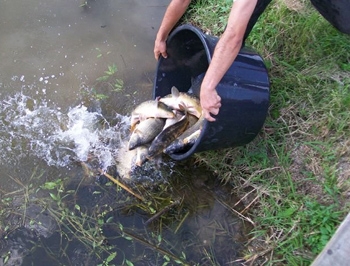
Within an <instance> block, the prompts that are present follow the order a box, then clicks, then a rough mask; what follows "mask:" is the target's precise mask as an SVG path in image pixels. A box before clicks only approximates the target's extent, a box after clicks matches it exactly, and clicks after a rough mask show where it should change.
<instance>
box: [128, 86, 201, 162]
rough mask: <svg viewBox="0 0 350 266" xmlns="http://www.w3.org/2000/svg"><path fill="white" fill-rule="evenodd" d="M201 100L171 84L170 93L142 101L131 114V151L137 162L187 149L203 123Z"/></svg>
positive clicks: (196, 136) (194, 140)
mask: <svg viewBox="0 0 350 266" xmlns="http://www.w3.org/2000/svg"><path fill="white" fill-rule="evenodd" d="M203 121H204V118H203V117H202V108H201V106H200V102H199V99H198V98H197V97H195V96H193V95H191V94H189V93H185V92H179V90H178V89H177V88H176V87H172V89H171V94H169V95H166V96H164V97H161V98H157V99H155V100H149V101H145V102H143V103H141V104H139V105H138V106H137V107H136V108H135V109H134V110H133V111H132V113H131V122H130V128H131V134H130V138H129V142H128V150H134V149H136V162H135V163H136V165H137V166H141V165H142V164H143V163H144V162H146V161H147V160H152V159H157V158H159V156H161V155H162V153H166V154H172V153H179V152H182V151H186V150H188V149H189V148H190V147H192V145H193V144H194V143H195V142H196V140H197V139H198V137H199V135H200V133H201V130H202V125H203Z"/></svg>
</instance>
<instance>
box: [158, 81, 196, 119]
mask: <svg viewBox="0 0 350 266" xmlns="http://www.w3.org/2000/svg"><path fill="white" fill-rule="evenodd" d="M158 101H159V102H162V103H164V104H165V105H167V106H169V107H170V108H172V109H174V110H180V109H181V108H180V105H181V104H183V105H184V106H185V108H186V109H187V112H188V113H189V114H191V115H194V116H196V117H197V118H199V117H200V116H201V115H202V107H201V105H200V101H199V99H198V98H197V97H195V96H193V95H190V94H189V93H186V92H179V90H178V89H177V88H176V87H175V86H173V87H172V88H171V94H168V95H166V96H164V97H161V98H160V99H159V100H158Z"/></svg>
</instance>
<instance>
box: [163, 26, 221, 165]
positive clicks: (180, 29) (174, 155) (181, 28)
mask: <svg viewBox="0 0 350 266" xmlns="http://www.w3.org/2000/svg"><path fill="white" fill-rule="evenodd" d="M186 30H188V31H191V32H193V33H195V34H196V36H197V37H198V38H199V40H200V41H201V43H202V45H203V48H204V50H205V53H206V57H207V60H208V65H209V64H210V62H211V59H212V56H211V53H210V50H209V46H208V43H207V40H206V34H205V33H204V32H203V31H202V30H201V29H199V28H198V27H195V26H193V25H191V24H184V25H181V26H179V27H177V28H175V29H174V30H173V31H172V32H171V33H170V35H169V37H168V40H167V42H170V41H171V40H172V39H173V38H174V37H175V36H176V35H177V34H178V33H179V32H183V31H186ZM161 60H164V58H163V57H161V58H160V60H159V61H158V66H157V68H158V67H159V65H160V64H161ZM203 73H204V75H205V73H206V72H203ZM203 77H204V76H203ZM198 98H199V96H198ZM202 115H203V114H202ZM199 119H200V118H199ZM208 123H209V121H208V120H207V119H205V118H204V120H203V125H202V129H201V133H200V135H199V137H198V138H197V140H196V142H195V143H194V144H193V145H192V147H191V148H190V149H189V150H187V151H186V152H184V153H172V154H168V155H169V156H170V157H171V158H172V159H174V160H183V159H186V158H188V157H190V156H191V155H193V154H194V153H195V152H196V151H197V147H198V146H199V145H200V143H201V142H202V139H203V137H204V135H205V132H206V130H207V128H208V126H209V125H208ZM211 123H215V122H211Z"/></svg>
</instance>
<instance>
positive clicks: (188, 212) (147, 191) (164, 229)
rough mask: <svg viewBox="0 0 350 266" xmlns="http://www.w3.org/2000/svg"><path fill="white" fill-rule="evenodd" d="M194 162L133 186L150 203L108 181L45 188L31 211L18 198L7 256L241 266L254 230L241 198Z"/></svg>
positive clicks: (53, 261) (24, 260)
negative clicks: (243, 215) (243, 214)
mask: <svg viewBox="0 0 350 266" xmlns="http://www.w3.org/2000/svg"><path fill="white" fill-rule="evenodd" d="M192 163H193V162H191V161H188V162H186V163H182V166H181V167H173V168H172V170H173V174H172V175H170V176H168V177H167V178H165V179H164V180H163V182H160V181H158V182H157V183H156V182H153V183H148V184H147V183H143V182H142V183H139V184H134V185H132V186H130V188H132V189H133V190H134V191H136V192H137V193H139V194H140V195H141V194H142V195H143V196H144V197H145V201H140V200H137V199H136V198H134V197H133V196H131V194H129V193H126V191H124V190H120V189H119V190H118V189H116V187H115V186H109V185H108V183H105V181H106V180H105V177H103V176H99V178H98V179H97V180H99V183H96V182H91V179H90V180H89V177H87V176H85V180H79V179H78V178H76V179H74V178H73V179H71V180H67V181H65V182H64V184H65V186H64V189H63V187H61V186H57V188H56V189H57V190H56V189H51V190H49V191H45V189H42V190H40V191H38V192H37V193H33V194H32V196H31V198H30V199H29V201H28V202H27V203H26V206H25V207H26V208H25V209H24V208H23V205H21V204H23V203H20V202H21V201H20V200H19V199H17V201H18V204H19V205H18V206H17V207H16V209H17V210H18V211H13V212H11V215H10V217H9V219H8V220H7V222H9V223H10V224H11V223H16V222H18V226H14V227H13V228H15V229H14V230H13V231H12V232H9V233H7V234H6V239H3V240H2V241H1V242H0V243H1V247H2V250H1V251H2V252H3V255H2V256H3V257H2V258H3V259H4V258H6V254H9V253H8V252H10V253H11V257H10V258H9V261H10V262H11V263H10V264H9V265H48V263H49V265H98V264H100V263H103V262H104V263H107V261H108V263H110V264H106V265H125V264H126V262H132V263H133V264H134V265H163V263H166V262H167V261H169V265H174V264H176V262H178V263H180V264H181V265H194V264H198V265H225V264H227V263H228V264H229V265H240V264H239V263H238V262H235V261H236V260H237V259H238V258H239V257H240V256H241V251H242V250H243V246H244V243H246V241H247V239H246V236H245V234H246V232H247V231H248V230H249V226H247V225H246V224H245V223H244V222H243V221H242V220H241V219H239V218H237V216H236V215H235V213H234V212H233V211H232V208H233V207H234V204H235V203H236V202H237V199H235V198H234V197H233V196H232V195H230V193H229V192H230V189H229V188H226V187H225V186H223V185H222V184H220V183H219V182H218V181H217V179H216V178H215V177H214V176H212V175H210V174H209V173H208V172H206V171H204V170H203V169H201V168H197V167H193V165H192ZM186 165H187V166H186ZM95 180H96V179H95ZM29 192H31V191H29ZM47 192H49V194H48V193H47ZM52 195H54V196H52ZM16 197H19V195H17V193H16ZM16 197H15V198H16ZM50 197H51V200H50ZM50 201H53V202H51V203H50ZM174 202H175V204H172V203H174ZM168 206H172V207H170V208H168V209H167V207H168ZM12 207H14V206H13V205H12ZM240 208H241V206H235V209H236V210H239V209H240ZM162 210H165V211H164V212H162ZM24 211H25V212H26V214H25V216H26V219H25V220H24V221H23V220H22V219H21V218H22V217H23V216H22V215H23V212H24ZM157 212H162V214H161V215H159V216H157V215H155V213H157ZM152 217H153V218H152ZM150 218H151V221H150ZM148 221H150V222H148ZM19 225H21V226H19ZM16 256H17V258H18V259H17V262H18V264H17V263H16ZM38 258H40V260H39V259H38ZM109 259H110V261H109ZM130 265H131V264H130Z"/></svg>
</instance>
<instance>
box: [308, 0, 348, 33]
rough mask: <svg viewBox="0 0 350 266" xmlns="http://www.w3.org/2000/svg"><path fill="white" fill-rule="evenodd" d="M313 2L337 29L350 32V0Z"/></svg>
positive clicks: (317, 0) (318, 0) (312, 0)
mask: <svg viewBox="0 0 350 266" xmlns="http://www.w3.org/2000/svg"><path fill="white" fill-rule="evenodd" d="M311 3H312V4H313V6H314V7H315V8H316V9H317V11H318V12H320V14H321V15H322V16H323V17H324V18H325V19H326V20H327V21H328V22H329V23H331V24H332V25H333V26H334V27H335V28H336V29H337V30H339V31H341V32H342V33H347V34H350V1H349V0H311Z"/></svg>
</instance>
